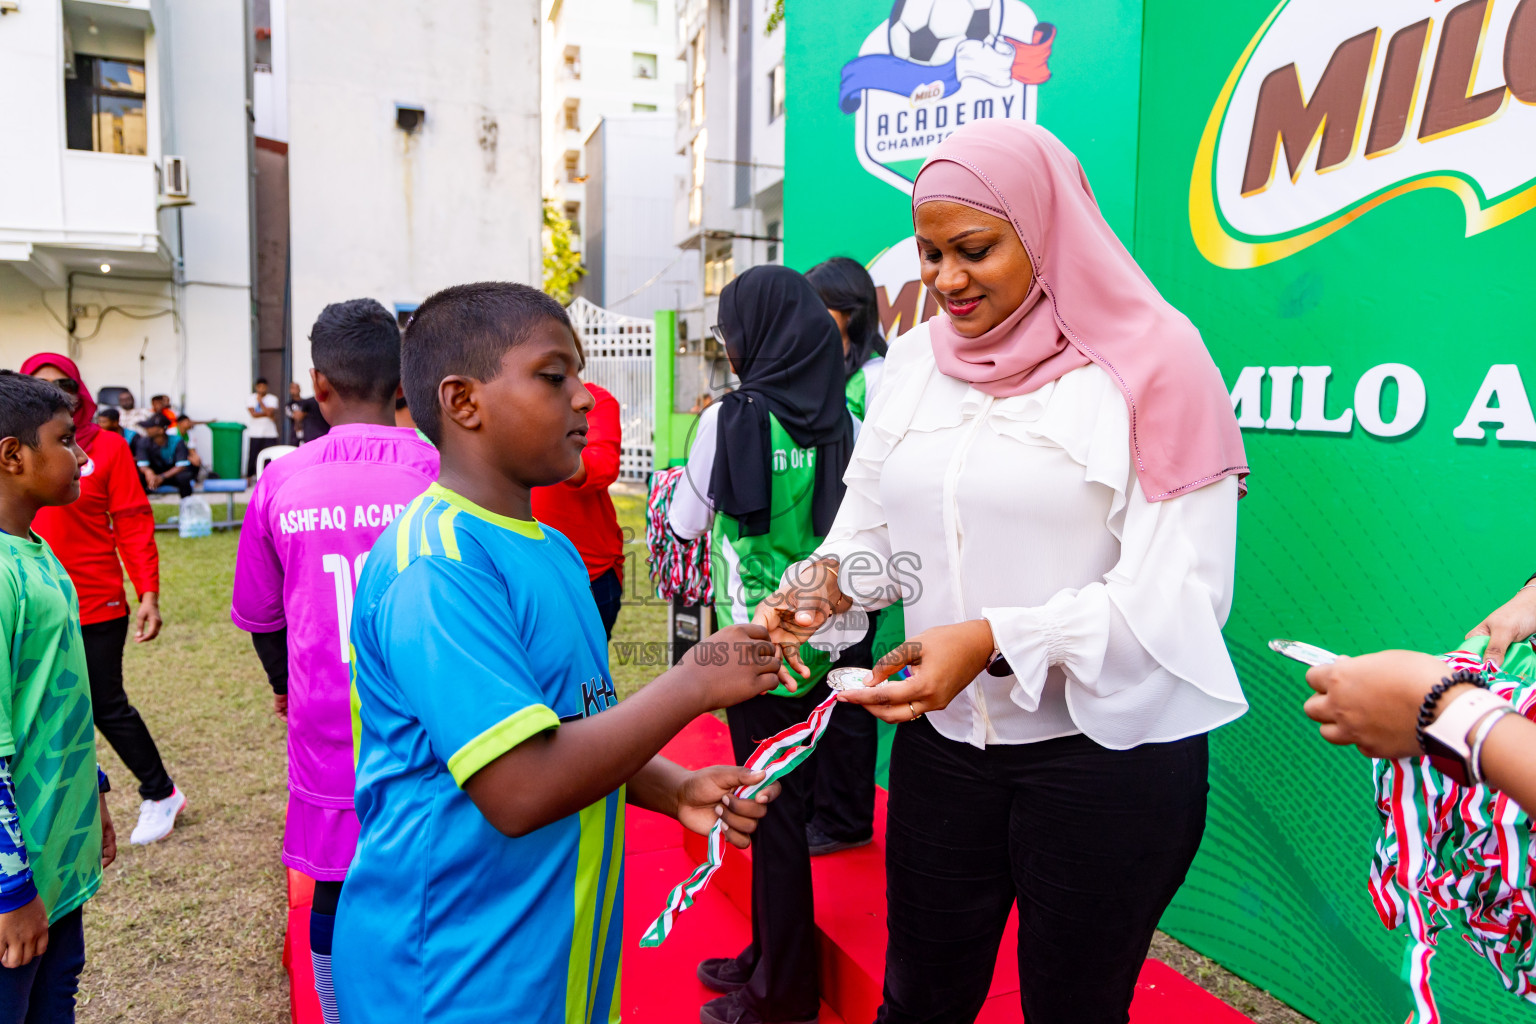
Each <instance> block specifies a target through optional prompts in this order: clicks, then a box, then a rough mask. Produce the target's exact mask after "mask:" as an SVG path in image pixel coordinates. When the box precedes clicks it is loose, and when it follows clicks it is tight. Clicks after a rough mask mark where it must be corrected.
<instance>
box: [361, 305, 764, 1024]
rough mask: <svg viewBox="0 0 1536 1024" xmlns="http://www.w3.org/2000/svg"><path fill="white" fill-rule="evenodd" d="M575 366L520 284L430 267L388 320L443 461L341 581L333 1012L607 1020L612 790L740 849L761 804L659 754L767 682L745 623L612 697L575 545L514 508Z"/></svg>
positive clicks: (732, 782)
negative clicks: (342, 758)
mask: <svg viewBox="0 0 1536 1024" xmlns="http://www.w3.org/2000/svg"><path fill="white" fill-rule="evenodd" d="M581 367H582V356H581V351H580V348H579V346H578V344H577V341H576V337H575V333H574V331H573V329H572V327H571V323H570V320H569V318H568V317H567V316H566V313H565V310H564V309H562V308H561V306H560V305H559V304H558V303H556V302H555V301H554V300H553V299H550V298H549V297H548V296H546V295H544V294H543V293H542V292H538V291H535V290H534V289H532V288H528V287H526V286H523V285H516V284H475V285H462V286H458V287H454V288H449V289H446V290H444V291H442V292H439V293H437V294H436V295H434V296H432V297H431V298H429V299H428V300H427V301H426V302H424V303H423V304H422V305H421V307H420V308H419V309H418V310H417V311H416V315H415V318H414V319H413V320H412V322H411V325H410V327H409V329H408V330H407V332H406V335H405V340H404V342H403V344H402V348H401V379H402V380H401V383H402V386H403V388H404V390H405V395H406V397H407V398H408V399H409V403H410V408H411V411H412V413H413V414H414V416H415V419H416V424H417V426H418V427H419V428H420V429H421V430H423V431H424V432H425V433H426V435H427V436H428V437H429V438H430V439H431V441H432V442H433V443H434V444H435V445H436V446H437V447H438V449H439V451H440V453H441V457H442V470H441V475H440V476H439V479H438V482H437V483H436V484H433V485H432V487H431V488H430V489H429V490H428V491H427V492H426V493H425V494H423V495H422V496H421V497H419V498H417V499H416V500H415V501H413V502H412V503H411V504H410V505H409V506H407V507H406V509H405V511H404V512H402V513H401V515H400V516H399V518H397V519H396V520H395V521H394V523H393V524H391V526H390V527H389V528H388V529H387V530H386V531H385V532H384V533H383V534H382V535H381V536H380V537H379V540H378V542H377V543H376V544H375V545H374V547H373V551H372V553H371V554H370V555H369V557H368V560H367V564H366V567H365V568H364V570H363V572H362V575H361V578H360V579H359V581H358V586H357V593H356V596H355V599H354V612H353V620H352V630H351V643H352V646H353V662H352V664H353V709H354V712H353V713H354V720H353V733H354V736H355V737H356V741H357V794H356V806H357V815H358V819H359V822H360V834H359V837H358V844H357V855H356V858H355V859H354V860H353V862H352V867H351V870H350V871H349V873H348V875H347V884H346V887H345V888H344V889H343V890H342V895H341V905H340V908H339V911H338V915H337V921H336V935H335V943H334V950H333V957H334V959H333V964H332V966H333V971H334V976H335V984H336V996H337V1002H338V1005H339V1008H340V1011H341V1018H342V1020H344V1021H347V1022H348V1024H375V1022H385V1021H389V1022H394V1021H403V1020H410V1021H432V1022H443V1024H446V1022H461V1021H462V1022H470V1021H475V1022H480V1021H487V1020H506V1021H518V1022H526V1024H557V1022H558V1024H578V1022H579V1024H594V1022H606V1021H617V1020H618V1017H619V1013H618V1000H619V986H618V979H619V949H620V944H621V941H622V933H623V915H622V909H621V901H622V898H623V862H624V806H625V803H626V802H629V803H633V804H636V805H638V806H641V807H646V808H650V809H652V810H657V811H661V812H663V813H666V814H670V815H672V816H674V817H676V818H677V819H678V820H679V821H681V822H682V823H683V824H684V825H686V826H687V827H689V828H691V829H693V830H694V831H697V832H700V833H703V832H707V831H708V830H709V828H710V827H711V826H712V825H713V824H714V822H715V821H716V820H717V818H722V817H723V818H724V820H725V821H726V823H727V825H728V826H729V830H730V831H729V833H728V835H729V838H730V840H731V841H732V842H733V843H735V844H736V845H738V846H746V845H747V836H748V834H750V833H751V832H752V831H753V830H754V829H755V828H756V825H757V821H758V819H759V818H761V816H762V814H763V812H764V810H765V807H764V806H763V804H764V803H766V802H767V801H766V800H763V799H762V798H759V800H761V802H751V803H743V802H742V801H739V800H733V799H732V798H731V797H730V793H731V791H732V790H733V789H735V788H736V787H737V786H740V785H743V784H746V783H749V782H753V781H756V780H757V779H758V778H760V775H759V774H758V773H749V772H747V771H745V770H744V769H741V768H738V767H736V766H734V765H731V766H721V767H716V768H708V769H704V770H702V771H698V772H687V771H684V770H683V769H682V768H680V767H678V766H677V765H675V764H673V763H671V762H670V761H667V760H666V759H665V758H662V757H660V756H658V751H659V750H660V749H661V747H662V746H663V745H664V744H665V743H666V742H667V741H668V740H669V739H671V738H672V736H673V735H674V734H676V733H677V732H678V730H680V729H681V728H682V727H683V726H684V725H686V724H687V723H688V722H689V721H690V720H692V719H693V718H694V717H695V716H696V715H698V714H700V713H702V712H704V711H707V710H710V709H713V708H719V707H726V706H728V705H732V704H736V703H739V702H741V701H744V700H747V699H749V698H751V697H753V696H756V695H757V694H760V693H764V692H766V691H768V690H770V689H772V688H773V687H774V685H775V684H776V683H777V681H778V680H777V676H776V674H775V673H776V671H777V668H778V664H779V655H778V650H777V648H776V647H774V646H773V645H772V644H771V643H769V642H768V641H767V633H766V631H765V630H763V629H762V628H760V627H757V626H736V627H732V628H730V629H728V630H725V631H722V633H721V634H719V635H718V636H717V637H716V638H715V640H714V641H713V643H711V644H705V645H700V647H699V648H695V651H697V652H698V653H697V654H693V652H690V656H689V657H688V658H686V659H685V660H684V662H683V663H682V664H680V665H678V666H677V667H675V668H673V669H672V670H671V671H669V672H667V673H665V674H664V675H662V676H660V677H658V678H657V679H656V680H654V681H653V682H652V683H651V684H650V685H648V686H646V687H645V688H644V689H643V690H641V691H640V692H639V693H637V694H635V695H634V696H632V697H630V698H629V699H627V700H625V701H624V702H623V703H622V704H619V703H618V702H617V695H616V694H615V692H614V686H613V679H612V676H611V675H610V674H609V671H608V658H607V643H606V640H605V637H604V633H603V626H602V622H601V620H600V618H599V616H598V611H597V607H596V605H595V604H594V603H593V601H592V596H591V591H590V589H589V587H588V585H587V575H586V570H585V568H584V567H583V564H582V561H581V557H580V556H579V555H578V554H577V553H576V549H575V548H574V547H573V546H572V545H571V543H570V542H569V541H567V540H566V539H565V538H564V537H562V536H560V534H558V533H556V532H555V531H553V530H549V529H547V528H545V527H542V526H540V525H539V524H538V523H537V522H534V521H533V518H532V513H531V511H530V496H529V492H530V490H531V489H532V488H533V487H537V486H542V485H547V484H552V483H556V482H558V481H560V480H564V479H565V478H567V477H569V476H570V475H572V474H573V473H575V472H576V471H577V469H578V468H579V466H580V464H581V463H580V456H581V450H582V447H583V445H584V444H585V434H586V412H587V410H588V409H589V408H591V406H592V403H593V400H592V397H591V395H590V393H589V392H588V391H587V389H586V388H585V387H584V386H583V385H582V383H581V381H580V379H579V378H578V374H579V372H580V370H581ZM721 655H725V656H723V657H722V656H721ZM722 663H723V664H722ZM775 792H776V791H770V792H767V793H765V794H764V795H765V796H766V797H769V798H771V797H772V796H773V795H774V794H775Z"/></svg>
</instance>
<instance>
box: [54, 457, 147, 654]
mask: <svg viewBox="0 0 1536 1024" xmlns="http://www.w3.org/2000/svg"><path fill="white" fill-rule="evenodd" d="M82 447H84V448H85V454H86V455H88V456H90V461H89V462H87V463H86V464H85V466H84V468H82V469H81V471H80V497H79V498H78V499H77V500H76V501H75V503H74V504H72V505H57V506H50V507H47V508H42V509H39V510H38V513H37V518H36V519H35V520H33V522H32V528H33V529H34V530H36V531H37V532H38V534H39V535H41V536H42V538H43V539H44V540H46V541H47V542H48V546H49V547H51V548H53V553H54V554H56V555H58V556H59V561H60V562H63V563H64V568H65V570H67V571H68V572H69V578H70V580H71V581H72V582H73V583H74V585H75V590H76V591H78V592H79V595H80V623H81V625H85V626H89V625H90V624H91V623H93V622H107V621H110V620H112V619H120V618H122V617H123V616H124V615H127V614H128V603H127V595H126V594H124V592H123V570H124V569H127V570H128V576H129V578H130V579H132V580H133V587H134V589H135V590H136V591H138V594H139V596H140V597H143V596H144V595H145V594H147V593H149V592H150V591H155V592H157V593H158V592H159V590H160V552H159V549H157V548H156V547H155V517H154V514H153V513H152V512H151V511H150V508H149V497H148V495H146V494H145V493H144V485H143V484H142V483H140V482H139V468H138V466H136V465H134V462H133V453H132V452H130V451H129V450H128V442H127V441H124V440H123V439H122V437H120V436H119V435H117V434H114V433H112V432H111V431H109V430H101V431H97V432H96V436H95V437H92V438H91V439H90V440H89V441H87V442H86V443H85V444H84V445H83V446H82ZM119 557H121V559H122V560H121V561H119V560H118V559H119Z"/></svg>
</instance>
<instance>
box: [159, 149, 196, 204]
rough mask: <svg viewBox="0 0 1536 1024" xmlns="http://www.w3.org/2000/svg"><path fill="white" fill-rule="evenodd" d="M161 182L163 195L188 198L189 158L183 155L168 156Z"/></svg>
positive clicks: (172, 197)
mask: <svg viewBox="0 0 1536 1024" xmlns="http://www.w3.org/2000/svg"><path fill="white" fill-rule="evenodd" d="M160 183H161V188H160V192H161V194H162V195H165V196H167V197H168V198H171V199H185V198H187V195H188V192H189V189H190V187H189V185H188V184H187V158H186V157H181V156H168V157H166V158H165V164H164V169H163V171H162V174H161V177H160Z"/></svg>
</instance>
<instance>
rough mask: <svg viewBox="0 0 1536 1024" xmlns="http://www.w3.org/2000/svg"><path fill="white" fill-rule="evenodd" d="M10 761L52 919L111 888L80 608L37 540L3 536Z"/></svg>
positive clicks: (1, 693) (0, 666)
mask: <svg viewBox="0 0 1536 1024" xmlns="http://www.w3.org/2000/svg"><path fill="white" fill-rule="evenodd" d="M0 756H3V757H8V758H10V762H11V779H12V782H13V784H14V786H15V791H16V805H17V810H18V811H19V813H20V816H21V833H22V838H23V839H24V840H25V842H26V849H27V860H28V861H29V863H30V866H31V868H32V883H33V885H35V886H36V887H37V892H38V895H39V896H41V897H42V899H43V906H44V907H45V908H47V911H48V920H49V922H50V923H52V922H54V921H57V920H58V919H59V918H61V917H63V916H64V915H65V914H67V913H69V912H70V911H72V910H74V909H75V908H76V907H78V906H80V905H81V904H82V903H84V902H85V901H86V900H88V899H90V898H91V896H92V895H94V894H95V892H96V889H97V888H98V887H99V886H100V885H101V810H100V807H99V804H98V798H97V789H96V730H95V727H94V725H93V724H92V721H91V686H90V681H89V679H88V677H87V676H86V669H85V648H84V644H83V641H82V640H81V637H80V606H79V602H78V601H77V599H76V597H75V588H74V584H72V583H70V581H69V574H68V573H66V572H65V571H64V566H62V565H60V564H59V560H58V559H57V558H55V557H54V554H53V551H52V550H51V549H50V548H49V547H48V544H47V542H46V541H44V540H43V539H42V538H40V537H38V536H37V535H36V534H33V535H31V536H30V537H28V538H26V539H22V538H20V537H13V536H11V535H10V534H8V533H0ZM4 867H5V866H4V865H0V870H3V869H4Z"/></svg>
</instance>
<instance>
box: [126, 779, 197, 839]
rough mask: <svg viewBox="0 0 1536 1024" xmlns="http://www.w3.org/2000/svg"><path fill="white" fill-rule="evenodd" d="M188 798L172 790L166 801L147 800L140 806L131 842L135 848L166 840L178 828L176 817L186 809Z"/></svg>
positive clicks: (178, 791)
mask: <svg viewBox="0 0 1536 1024" xmlns="http://www.w3.org/2000/svg"><path fill="white" fill-rule="evenodd" d="M186 806H187V798H186V797H185V796H183V795H182V792H181V790H179V789H173V790H171V795H170V796H168V797H166V798H165V799H164V800H145V801H144V802H143V803H142V804H140V805H139V823H138V824H137V825H135V826H133V835H132V836H131V837H130V838H129V840H128V841H129V842H130V843H132V844H133V845H134V846H147V845H148V844H150V843H153V842H155V841H156V840H158V839H164V838H165V837H166V836H168V835H170V834H171V829H173V828H175V827H176V815H178V814H180V813H181V812H182V811H183V810H185V809H186Z"/></svg>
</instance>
